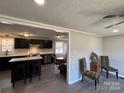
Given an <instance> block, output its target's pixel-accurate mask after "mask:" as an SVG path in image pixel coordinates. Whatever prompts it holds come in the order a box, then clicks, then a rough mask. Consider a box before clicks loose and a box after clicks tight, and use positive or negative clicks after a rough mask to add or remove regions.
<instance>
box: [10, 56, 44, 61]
mask: <svg viewBox="0 0 124 93" xmlns="http://www.w3.org/2000/svg"><path fill="white" fill-rule="evenodd" d="M37 59H43V58H42V57H41V56H40V55H39V56H33V57H22V58H12V59H11V60H10V61H9V62H18V61H28V60H37Z"/></svg>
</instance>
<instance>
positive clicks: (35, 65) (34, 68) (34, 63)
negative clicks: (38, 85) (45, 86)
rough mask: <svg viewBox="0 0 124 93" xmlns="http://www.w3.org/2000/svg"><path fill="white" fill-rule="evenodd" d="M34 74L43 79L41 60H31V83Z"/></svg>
mask: <svg viewBox="0 0 124 93" xmlns="http://www.w3.org/2000/svg"><path fill="white" fill-rule="evenodd" d="M33 75H37V76H38V77H39V80H40V79H41V60H31V61H30V83H31V82H32V77H33Z"/></svg>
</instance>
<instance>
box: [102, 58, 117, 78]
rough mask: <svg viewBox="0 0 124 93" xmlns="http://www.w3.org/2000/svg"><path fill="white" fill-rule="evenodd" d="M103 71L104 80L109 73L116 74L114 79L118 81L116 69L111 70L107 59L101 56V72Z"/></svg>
mask: <svg viewBox="0 0 124 93" xmlns="http://www.w3.org/2000/svg"><path fill="white" fill-rule="evenodd" d="M103 69H104V70H105V71H106V78H108V76H109V72H116V77H117V79H118V69H116V68H113V67H111V66H110V65H109V57H108V56H101V72H102V71H103Z"/></svg>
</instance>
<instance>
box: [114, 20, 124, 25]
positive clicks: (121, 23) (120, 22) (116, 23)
mask: <svg viewBox="0 0 124 93" xmlns="http://www.w3.org/2000/svg"><path fill="white" fill-rule="evenodd" d="M123 23H124V21H122V22H119V23H116V24H115V25H120V24H123Z"/></svg>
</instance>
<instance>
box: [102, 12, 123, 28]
mask: <svg viewBox="0 0 124 93" xmlns="http://www.w3.org/2000/svg"><path fill="white" fill-rule="evenodd" d="M116 17H124V14H117V15H107V16H104V17H103V19H110V18H116ZM123 23H124V21H121V22H119V23H115V24H113V25H110V26H107V27H105V29H108V28H111V27H113V26H116V25H120V24H123Z"/></svg>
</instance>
